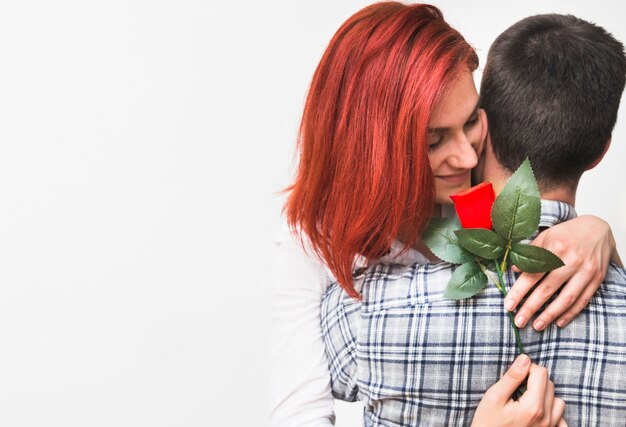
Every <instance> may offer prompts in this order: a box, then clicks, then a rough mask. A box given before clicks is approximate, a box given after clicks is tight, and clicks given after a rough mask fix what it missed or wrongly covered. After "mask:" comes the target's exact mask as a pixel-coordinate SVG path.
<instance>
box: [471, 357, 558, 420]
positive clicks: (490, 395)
mask: <svg viewBox="0 0 626 427" xmlns="http://www.w3.org/2000/svg"><path fill="white" fill-rule="evenodd" d="M529 372H530V375H529ZM526 376H528V384H527V389H526V392H525V393H524V394H523V395H522V397H520V398H519V400H517V401H515V400H513V399H511V395H512V394H513V393H514V392H515V390H516V389H517V388H518V387H519V386H520V384H522V382H523V381H524V379H526ZM564 409H565V402H564V401H563V400H562V399H559V398H555V397H554V383H553V382H552V381H550V378H548V370H547V369H546V368H544V367H541V366H539V365H535V364H532V365H531V363H530V358H529V357H528V356H526V355H524V354H522V355H520V356H518V357H517V359H516V360H515V362H514V363H513V365H512V366H511V367H510V368H509V370H508V371H507V372H506V373H505V374H504V376H503V377H502V378H501V379H500V381H498V382H497V383H495V384H494V385H492V386H491V387H490V388H489V389H488V390H487V391H486V392H485V395H484V396H483V400H481V401H480V404H479V405H478V408H477V409H476V413H475V414H474V420H473V421H472V426H476V427H479V426H480V427H488V426H558V427H564V426H565V427H567V423H566V422H565V420H563V418H562V416H563V411H564Z"/></svg>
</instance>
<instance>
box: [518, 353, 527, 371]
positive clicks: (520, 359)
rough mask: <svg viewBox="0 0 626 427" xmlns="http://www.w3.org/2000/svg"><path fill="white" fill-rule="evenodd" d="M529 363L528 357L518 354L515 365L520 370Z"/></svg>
mask: <svg viewBox="0 0 626 427" xmlns="http://www.w3.org/2000/svg"><path fill="white" fill-rule="evenodd" d="M529 363H530V357H528V356H526V355H525V354H520V355H519V356H517V359H516V360H515V364H516V365H519V366H520V367H521V368H525V367H526V366H528V364H529Z"/></svg>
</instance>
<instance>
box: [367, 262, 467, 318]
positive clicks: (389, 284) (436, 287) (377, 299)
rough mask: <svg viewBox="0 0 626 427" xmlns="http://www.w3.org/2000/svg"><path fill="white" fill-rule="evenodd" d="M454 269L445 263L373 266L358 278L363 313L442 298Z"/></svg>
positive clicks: (451, 265) (453, 266)
mask: <svg viewBox="0 0 626 427" xmlns="http://www.w3.org/2000/svg"><path fill="white" fill-rule="evenodd" d="M456 267H457V266H455V265H453V264H449V263H446V262H438V263H428V264H421V263H413V264H409V265H398V264H377V265H374V266H372V267H370V268H368V269H367V270H365V271H364V273H363V274H362V276H361V277H359V280H360V283H361V285H362V288H361V289H362V295H363V300H362V303H363V305H362V310H363V311H364V312H372V311H380V310H383V309H393V308H398V307H405V306H407V305H415V304H420V303H425V302H428V301H430V300H432V299H433V298H439V297H442V295H443V292H444V291H445V287H446V285H447V283H448V280H450V277H451V275H452V272H453V271H454V269H455V268H456Z"/></svg>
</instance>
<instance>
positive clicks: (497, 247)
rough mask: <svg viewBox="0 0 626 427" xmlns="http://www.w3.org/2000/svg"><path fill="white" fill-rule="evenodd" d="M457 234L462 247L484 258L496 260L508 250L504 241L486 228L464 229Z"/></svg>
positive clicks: (456, 232)
mask: <svg viewBox="0 0 626 427" xmlns="http://www.w3.org/2000/svg"><path fill="white" fill-rule="evenodd" d="M455 234H456V237H458V239H459V243H460V244H461V246H463V247H464V248H465V249H467V250H468V251H470V252H471V253H473V254H474V255H478V256H479V257H482V258H486V259H496V258H498V257H499V256H500V255H502V254H503V253H504V250H505V249H506V242H505V241H504V239H502V237H500V236H498V234H497V233H494V232H493V231H491V230H487V229H486V228H464V229H462V230H457V231H455Z"/></svg>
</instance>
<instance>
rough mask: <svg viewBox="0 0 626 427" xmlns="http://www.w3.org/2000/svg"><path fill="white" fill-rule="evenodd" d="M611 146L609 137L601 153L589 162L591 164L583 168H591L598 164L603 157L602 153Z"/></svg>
mask: <svg viewBox="0 0 626 427" xmlns="http://www.w3.org/2000/svg"><path fill="white" fill-rule="evenodd" d="M610 146H611V138H610V137H609V140H608V141H607V142H606V145H605V146H604V150H602V154H600V155H599V156H598V158H597V159H595V160H594V161H593V162H591V164H589V166H587V169H585V170H587V171H588V170H591V169H593V168H595V167H596V166H598V163H600V162H601V161H602V159H603V158H604V155H605V154H606V152H607V151H609V147H610Z"/></svg>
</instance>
